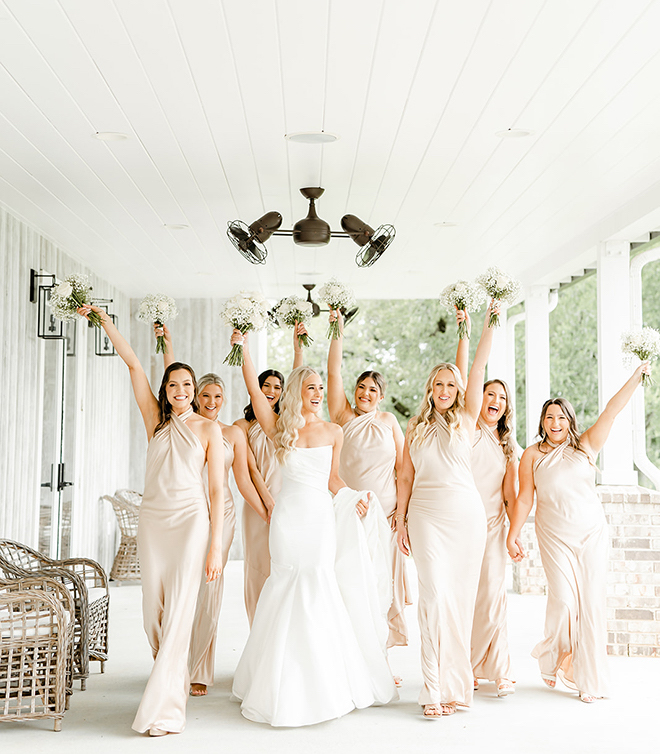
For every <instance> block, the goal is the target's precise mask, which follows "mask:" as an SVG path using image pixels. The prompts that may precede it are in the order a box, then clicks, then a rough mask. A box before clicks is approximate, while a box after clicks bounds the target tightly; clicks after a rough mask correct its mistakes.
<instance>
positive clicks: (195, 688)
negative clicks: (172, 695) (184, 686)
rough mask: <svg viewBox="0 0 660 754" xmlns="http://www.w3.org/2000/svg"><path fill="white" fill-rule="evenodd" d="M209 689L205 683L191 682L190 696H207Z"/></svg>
mask: <svg viewBox="0 0 660 754" xmlns="http://www.w3.org/2000/svg"><path fill="white" fill-rule="evenodd" d="M207 693H208V691H207V690H206V686H205V685H204V684H203V683H191V684H190V696H206V695H207Z"/></svg>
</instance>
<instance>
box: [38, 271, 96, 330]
mask: <svg viewBox="0 0 660 754" xmlns="http://www.w3.org/2000/svg"><path fill="white" fill-rule="evenodd" d="M91 292H92V287H91V286H90V284H89V278H88V277H87V275H79V274H77V273H73V274H72V275H68V276H67V277H65V278H64V280H63V281H62V282H61V283H58V284H57V285H56V286H55V287H54V288H53V289H52V290H51V292H50V300H49V302H48V305H49V306H50V308H51V309H52V311H53V316H54V317H56V318H57V319H61V320H62V321H63V322H66V321H67V320H71V319H75V318H76V317H77V316H78V312H77V310H78V308H79V307H81V306H89V305H90V304H91V303H92V298H91V296H90V294H91ZM87 319H88V320H89V321H90V322H91V323H92V324H93V325H94V327H101V316H100V315H99V313H98V312H90V313H89V314H88V315H87Z"/></svg>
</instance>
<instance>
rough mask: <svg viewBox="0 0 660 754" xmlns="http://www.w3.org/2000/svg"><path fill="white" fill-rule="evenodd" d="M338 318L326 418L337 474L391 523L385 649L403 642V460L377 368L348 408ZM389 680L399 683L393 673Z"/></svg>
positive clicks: (333, 316) (337, 316)
mask: <svg viewBox="0 0 660 754" xmlns="http://www.w3.org/2000/svg"><path fill="white" fill-rule="evenodd" d="M334 320H338V321H339V329H340V333H341V336H340V337H339V338H338V339H333V340H331V341H330V349H329V351H328V412H329V414H330V421H332V422H334V423H335V424H339V426H340V427H342V428H343V430H344V445H343V447H342V451H341V457H340V462H339V475H340V476H341V478H342V479H343V480H344V481H345V482H346V484H347V485H348V486H349V487H352V488H353V489H354V490H372V491H373V492H375V493H376V495H377V496H378V499H379V500H380V504H381V505H382V506H383V510H384V511H385V515H386V516H387V518H388V520H389V521H390V523H391V524H392V529H393V532H392V547H391V549H392V555H391V559H392V580H393V581H392V583H393V599H392V605H391V607H390V609H389V612H388V615H387V619H388V624H389V636H388V641H387V647H388V648H389V647H395V646H403V647H405V646H407V644H408V629H407V627H406V621H405V618H404V615H403V611H404V608H405V606H406V605H410V604H411V602H410V598H409V592H408V579H407V575H406V566H405V559H404V556H403V553H402V552H401V550H399V547H398V545H397V541H396V531H395V526H394V514H395V511H396V489H397V488H396V480H397V475H398V474H399V473H400V472H401V465H402V463H403V432H402V431H401V428H400V427H399V423H398V422H397V420H396V418H395V417H394V415H393V414H391V413H389V412H387V411H381V410H380V404H381V402H382V400H383V398H384V397H385V379H384V377H383V375H382V374H380V373H379V372H373V371H367V372H363V373H362V374H361V375H360V376H359V377H358V378H357V381H356V383H355V393H354V401H355V407H353V406H351V404H350V402H349V401H348V399H347V398H346V393H345V392H344V384H343V381H342V377H341V362H342V349H343V338H344V321H343V317H342V315H341V313H340V312H338V311H333V312H330V321H331V322H332V321H334ZM394 680H395V683H396V684H397V686H398V685H400V684H401V679H400V678H399V677H398V676H395V678H394Z"/></svg>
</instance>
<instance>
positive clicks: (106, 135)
mask: <svg viewBox="0 0 660 754" xmlns="http://www.w3.org/2000/svg"><path fill="white" fill-rule="evenodd" d="M92 138H93V139H98V140H99V141H126V139H130V138H131V137H130V136H129V135H128V134H121V133H119V132H118V131H97V132H96V133H94V134H92Z"/></svg>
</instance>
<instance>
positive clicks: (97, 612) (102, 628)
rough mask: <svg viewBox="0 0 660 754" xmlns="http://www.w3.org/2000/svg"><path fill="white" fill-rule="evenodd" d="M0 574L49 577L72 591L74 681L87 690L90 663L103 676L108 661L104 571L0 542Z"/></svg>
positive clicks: (107, 599) (92, 564)
mask: <svg viewBox="0 0 660 754" xmlns="http://www.w3.org/2000/svg"><path fill="white" fill-rule="evenodd" d="M0 572H3V573H4V574H5V577H9V578H12V577H13V578H15V577H25V576H30V575H37V574H38V575H42V576H50V577H51V578H56V579H57V580H59V581H61V582H62V583H64V584H65V585H66V587H67V588H68V589H69V591H70V592H71V594H72V596H73V599H74V603H75V625H74V678H76V679H80V688H81V689H83V690H84V689H85V686H86V681H87V678H88V677H89V661H90V660H97V661H99V662H100V663H101V672H102V673H103V672H104V670H105V661H106V660H107V659H108V610H109V605H110V593H109V590H108V577H107V575H106V573H105V571H104V570H103V568H101V566H100V565H99V564H98V563H97V562H96V561H95V560H90V559H89V558H68V559H67V560H53V559H52V558H49V557H46V556H45V555H42V554H41V553H40V552H37V551H36V550H33V549H31V548H30V547H28V546H27V545H23V544H20V543H19V542H13V541H12V540H10V539H0Z"/></svg>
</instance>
